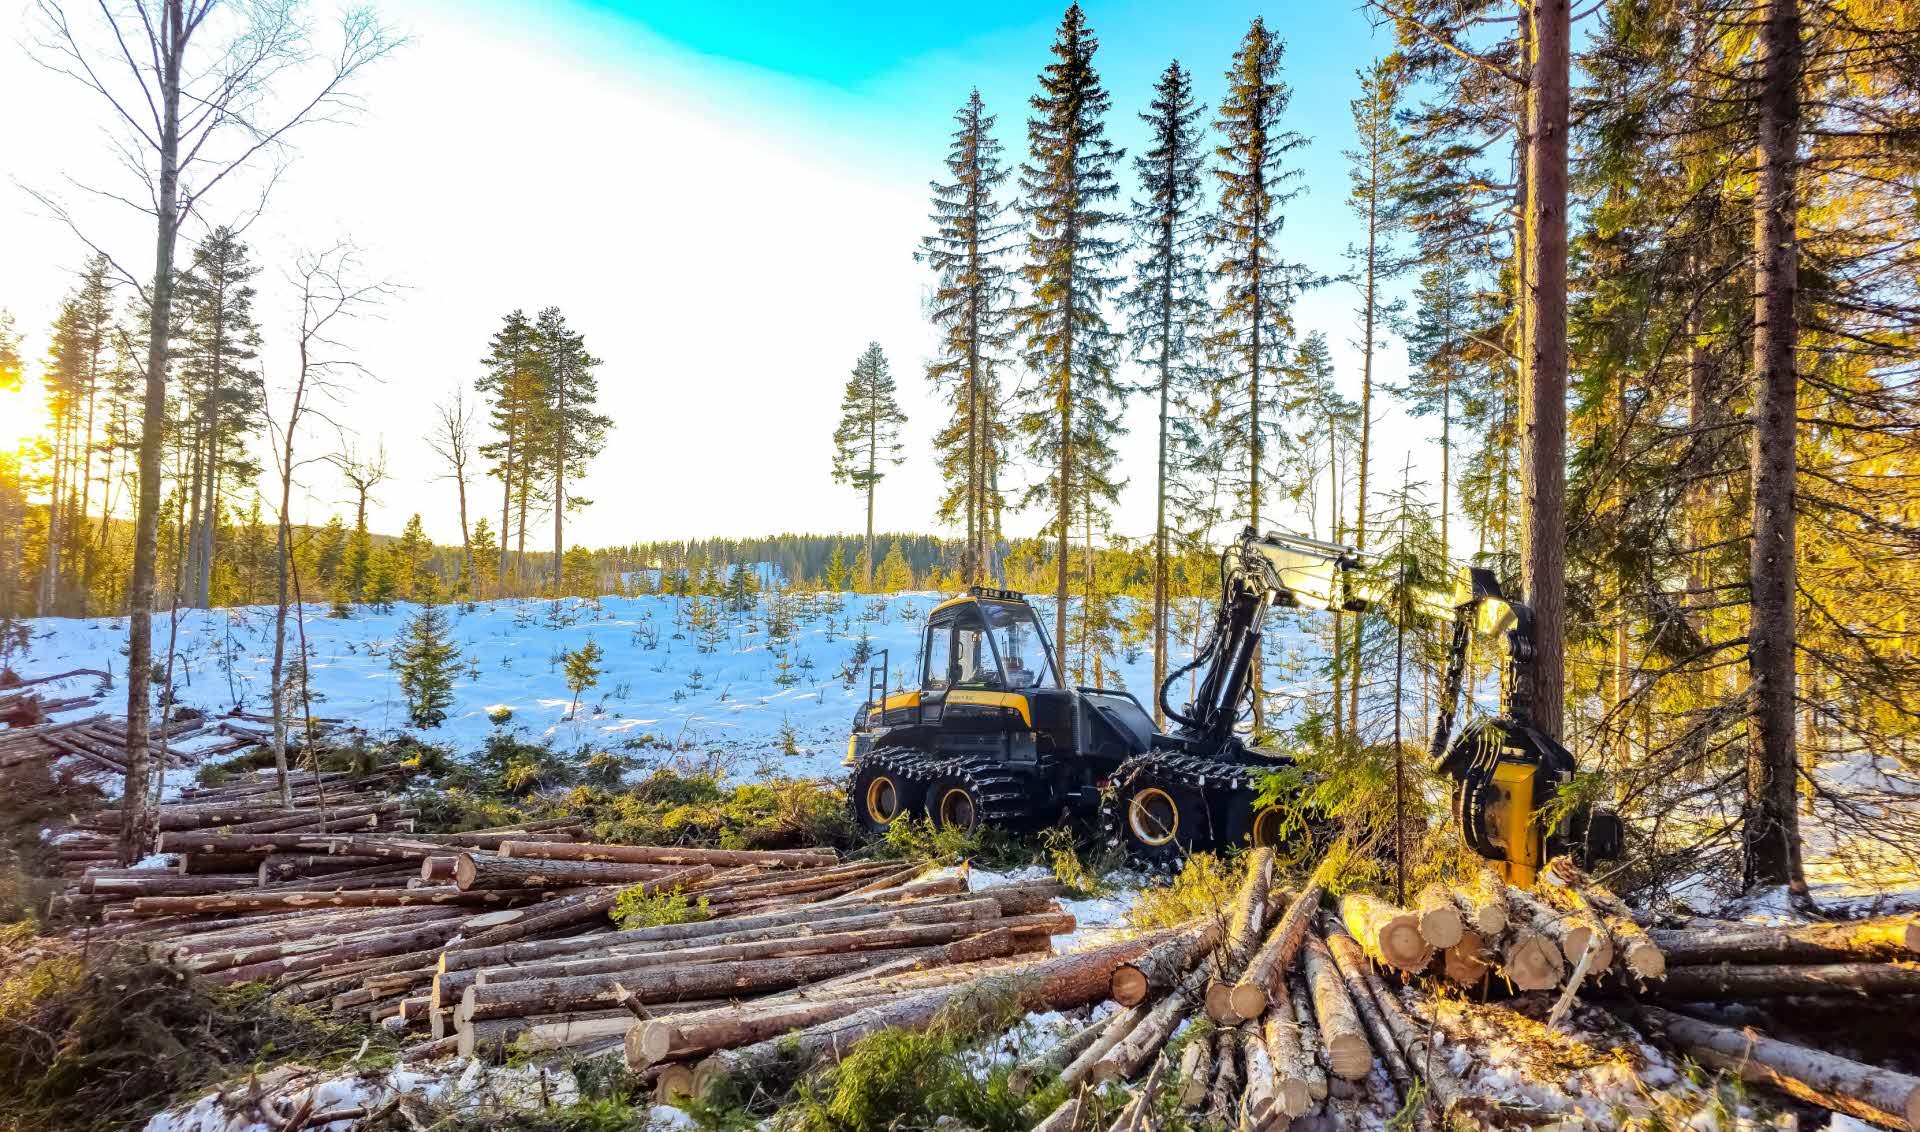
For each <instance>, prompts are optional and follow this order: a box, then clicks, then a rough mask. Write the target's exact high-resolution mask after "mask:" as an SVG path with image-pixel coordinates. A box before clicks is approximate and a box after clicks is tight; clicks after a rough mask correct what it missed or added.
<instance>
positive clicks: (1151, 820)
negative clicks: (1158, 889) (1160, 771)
mask: <svg viewBox="0 0 1920 1132" xmlns="http://www.w3.org/2000/svg"><path fill="white" fill-rule="evenodd" d="M1108 814H1109V824H1110V825H1111V826H1112V827H1113V829H1114V832H1115V834H1116V835H1117V840H1118V841H1119V843H1120V845H1121V847H1122V848H1123V849H1124V850H1125V852H1126V855H1127V859H1128V860H1130V861H1132V862H1133V863H1134V864H1135V865H1137V866H1139V867H1142V868H1146V869H1149V870H1154V871H1161V870H1167V871H1171V870H1174V869H1177V868H1179V867H1180V865H1181V863H1182V862H1184V861H1185V860H1186V858H1187V856H1188V855H1189V854H1192V853H1196V852H1199V851H1201V850H1205V849H1211V848H1213V846H1214V843H1215V840H1216V838H1215V833H1214V823H1213V816H1212V814H1210V813H1209V812H1208V809H1207V800H1206V797H1205V795H1204V794H1202V793H1201V792H1200V791H1199V790H1196V789H1194V788H1193V787H1191V786H1189V785H1186V784H1184V783H1181V782H1178V781H1176V780H1174V779H1171V778H1167V777H1162V776H1158V775H1150V774H1149V775H1139V776H1136V777H1135V778H1134V779H1133V780H1132V781H1130V782H1128V783H1126V784H1125V785H1123V786H1122V787H1121V788H1120V789H1119V790H1118V791H1117V792H1116V793H1115V795H1114V798H1113V801H1112V803H1111V805H1110V806H1109V808H1108Z"/></svg>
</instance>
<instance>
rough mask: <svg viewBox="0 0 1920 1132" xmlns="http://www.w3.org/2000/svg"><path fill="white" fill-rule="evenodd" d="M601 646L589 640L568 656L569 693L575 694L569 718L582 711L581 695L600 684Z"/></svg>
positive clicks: (568, 712)
mask: <svg viewBox="0 0 1920 1132" xmlns="http://www.w3.org/2000/svg"><path fill="white" fill-rule="evenodd" d="M601 658H602V653H601V652H600V646H599V645H597V644H595V643H594V642H593V641H591V640H589V641H588V642H587V643H586V644H584V645H581V646H580V647H579V648H577V649H574V650H573V651H572V652H570V653H568V654H566V660H565V662H564V663H563V667H564V668H565V670H566V676H567V691H569V692H572V693H573V703H572V705H570V706H569V707H568V708H567V718H568V719H572V718H573V717H574V715H575V714H576V713H578V712H579V710H580V694H581V693H582V692H585V691H586V690H587V689H588V688H591V687H593V686H594V685H596V684H598V683H599V682H600V661H601Z"/></svg>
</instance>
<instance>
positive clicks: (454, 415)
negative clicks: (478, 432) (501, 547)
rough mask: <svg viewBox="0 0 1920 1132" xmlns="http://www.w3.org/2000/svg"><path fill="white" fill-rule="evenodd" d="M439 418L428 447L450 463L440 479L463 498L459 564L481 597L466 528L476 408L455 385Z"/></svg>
mask: <svg viewBox="0 0 1920 1132" xmlns="http://www.w3.org/2000/svg"><path fill="white" fill-rule="evenodd" d="M434 411H435V412H436V413H438V414H439V416H438V417H437V418H436V420H435V422H434V431H433V435H431V436H429V437H428V438H427V444H428V446H429V447H431V448H432V449H433V451H434V454H435V455H437V456H439V457H440V458H441V459H442V460H445V461H446V462H447V470H446V472H445V473H444V474H443V475H442V476H441V477H440V478H441V479H450V480H452V481H453V485H454V487H455V489H457V490H458V492H459V495H460V561H461V569H462V570H464V571H465V574H464V575H463V576H464V577H465V578H466V582H467V596H468V597H477V596H479V595H478V594H477V593H476V592H475V591H476V589H477V588H478V587H477V586H476V585H475V581H476V579H475V577H474V573H473V532H472V530H471V529H470V528H469V527H468V526H467V469H468V468H469V467H471V466H472V464H473V458H474V451H473V437H474V431H473V413H474V409H473V406H471V405H469V404H467V400H466V392H465V390H463V389H462V388H461V386H460V383H459V382H455V383H454V386H453V392H452V394H451V396H450V397H449V399H448V400H445V401H441V402H440V403H438V404H436V405H435V406H434Z"/></svg>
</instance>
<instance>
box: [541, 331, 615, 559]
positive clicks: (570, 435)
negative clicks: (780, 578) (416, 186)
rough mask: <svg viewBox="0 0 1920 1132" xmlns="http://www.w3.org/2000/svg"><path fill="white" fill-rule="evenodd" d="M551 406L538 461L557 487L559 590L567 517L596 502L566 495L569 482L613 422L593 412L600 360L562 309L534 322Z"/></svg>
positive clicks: (581, 470)
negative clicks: (596, 371) (597, 367)
mask: <svg viewBox="0 0 1920 1132" xmlns="http://www.w3.org/2000/svg"><path fill="white" fill-rule="evenodd" d="M534 335H535V338H536V339H537V347H536V348H537V350H538V354H539V359H540V365H541V368H542V370H543V375H544V382H543V385H544V392H545V393H546V395H547V398H548V400H547V402H546V404H545V405H543V406H542V412H541V414H540V423H539V427H538V429H537V430H536V435H537V437H538V439H537V443H536V446H535V449H534V451H533V453H532V455H533V463H534V464H535V465H537V467H538V468H539V470H540V471H542V472H544V473H545V479H546V481H547V482H549V483H551V484H552V485H553V487H552V493H551V498H552V502H553V589H554V592H555V593H556V594H557V593H559V592H560V590H561V587H562V584H563V578H562V569H563V567H564V564H565V560H566V554H565V547H566V543H565V533H566V514H567V512H568V511H577V510H579V509H580V508H582V507H587V506H589V505H591V504H592V502H593V501H592V500H590V499H582V498H578V497H576V496H572V495H569V494H568V493H567V481H568V480H569V479H578V478H580V477H581V476H584V475H585V474H586V470H587V462H588V461H589V460H592V459H593V458H594V457H595V456H598V455H599V454H600V450H601V449H603V448H605V447H606V444H607V429H608V428H610V427H611V426H612V424H613V421H612V420H611V419H610V418H608V417H605V416H602V415H601V414H599V413H596V412H594V410H593V407H594V405H596V404H598V403H599V400H600V383H599V380H598V379H597V378H595V377H594V375H593V371H594V368H595V367H596V366H598V365H599V364H600V359H599V358H596V357H594V356H593V355H592V354H590V353H588V352H587V345H586V339H585V337H583V336H582V335H581V334H579V333H578V332H576V331H574V330H573V329H572V328H570V327H568V326H567V320H566V317H565V316H563V315H562V314H561V313H560V309H559V308H558V307H548V308H547V309H545V310H543V311H541V312H540V317H539V320H538V321H537V322H535V324H534Z"/></svg>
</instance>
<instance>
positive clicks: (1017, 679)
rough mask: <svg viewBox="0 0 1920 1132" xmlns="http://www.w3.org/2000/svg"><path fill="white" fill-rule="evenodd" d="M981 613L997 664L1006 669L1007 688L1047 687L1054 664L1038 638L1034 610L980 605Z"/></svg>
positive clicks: (1009, 606) (1025, 607) (987, 604)
mask: <svg viewBox="0 0 1920 1132" xmlns="http://www.w3.org/2000/svg"><path fill="white" fill-rule="evenodd" d="M980 610H981V612H982V613H983V614H984V615H985V617H986V620H987V631H988V632H989V633H991V634H992V636H993V643H994V645H995V647H996V648H997V649H998V650H999V655H1000V663H1001V665H1002V666H1004V667H1005V669H1006V687H1007V688H1008V689H1009V690H1011V691H1015V692H1018V691H1021V690H1023V689H1026V688H1048V687H1052V686H1053V685H1054V684H1055V683H1056V682H1057V681H1056V680H1055V679H1054V673H1053V664H1052V661H1051V658H1049V657H1048V655H1047V649H1046V646H1045V645H1044V644H1043V643H1042V638H1041V636H1040V624H1039V621H1038V620H1037V619H1036V618H1035V617H1034V613H1033V608H1032V607H1031V606H1027V605H1014V604H1011V603H1001V602H982V603H981V604H980Z"/></svg>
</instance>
